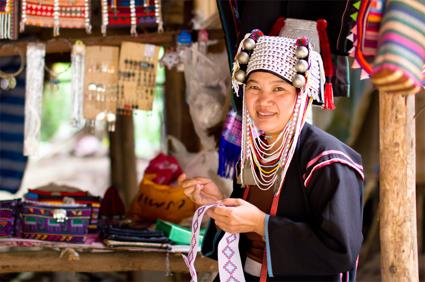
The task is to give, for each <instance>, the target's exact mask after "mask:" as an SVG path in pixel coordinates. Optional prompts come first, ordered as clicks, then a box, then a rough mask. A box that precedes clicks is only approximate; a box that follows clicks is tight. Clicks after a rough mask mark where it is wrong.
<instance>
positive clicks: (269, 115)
mask: <svg viewBox="0 0 425 282" xmlns="http://www.w3.org/2000/svg"><path fill="white" fill-rule="evenodd" d="M275 115H276V113H275V112H267V111H257V117H258V118H260V119H267V118H272V117H274V116H275Z"/></svg>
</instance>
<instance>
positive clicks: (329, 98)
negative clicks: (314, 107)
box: [323, 82, 335, 110]
mask: <svg viewBox="0 0 425 282" xmlns="http://www.w3.org/2000/svg"><path fill="white" fill-rule="evenodd" d="M323 109H325V110H335V104H334V93H333V89H332V83H330V82H326V84H325V101H324V104H323Z"/></svg>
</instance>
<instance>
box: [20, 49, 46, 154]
mask: <svg viewBox="0 0 425 282" xmlns="http://www.w3.org/2000/svg"><path fill="white" fill-rule="evenodd" d="M45 55H46V45H45V44H42V43H29V44H28V46H27V72H26V77H27V83H26V89H25V97H26V99H25V140H24V155H25V156H35V155H37V153H38V147H39V141H40V128H41V103H42V97H43V83H44V56H45Z"/></svg>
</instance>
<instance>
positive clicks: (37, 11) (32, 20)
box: [20, 0, 91, 36]
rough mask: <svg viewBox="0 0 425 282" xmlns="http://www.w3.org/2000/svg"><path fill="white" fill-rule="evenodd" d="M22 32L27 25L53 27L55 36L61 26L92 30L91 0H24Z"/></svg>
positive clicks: (88, 31)
mask: <svg viewBox="0 0 425 282" xmlns="http://www.w3.org/2000/svg"><path fill="white" fill-rule="evenodd" d="M21 8H22V16H21V26H20V29H21V32H22V31H24V30H25V26H26V25H30V26H38V27H53V36H58V35H59V29H60V28H85V29H86V32H87V33H90V32H91V24H90V12H91V1H90V0H43V1H39V0H22V7H21Z"/></svg>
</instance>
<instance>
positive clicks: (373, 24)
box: [363, 1, 383, 56]
mask: <svg viewBox="0 0 425 282" xmlns="http://www.w3.org/2000/svg"><path fill="white" fill-rule="evenodd" d="M382 10H383V3H382V1H371V4H370V10H369V13H368V15H367V23H366V26H365V32H364V40H363V54H364V55H365V56H375V55H376V49H377V47H378V34H379V26H380V24H381V20H382Z"/></svg>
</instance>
